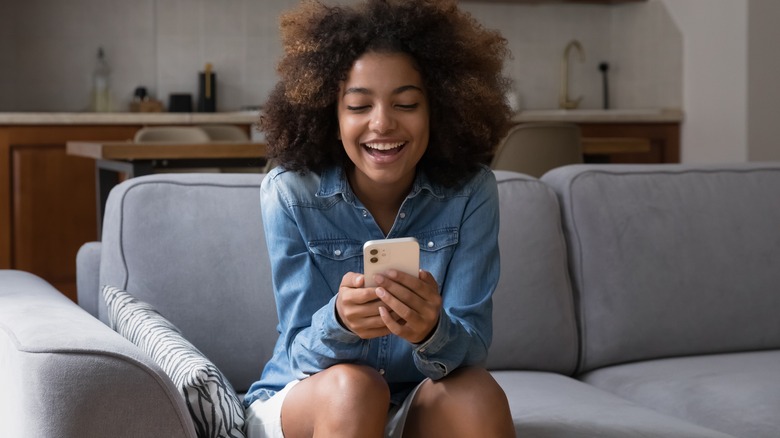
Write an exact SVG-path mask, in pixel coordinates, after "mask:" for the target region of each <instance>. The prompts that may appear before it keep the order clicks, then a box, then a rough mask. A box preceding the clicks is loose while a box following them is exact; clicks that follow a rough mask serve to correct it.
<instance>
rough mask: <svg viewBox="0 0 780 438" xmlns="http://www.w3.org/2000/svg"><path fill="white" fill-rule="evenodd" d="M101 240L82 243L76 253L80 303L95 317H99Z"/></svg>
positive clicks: (77, 288) (77, 285)
mask: <svg viewBox="0 0 780 438" xmlns="http://www.w3.org/2000/svg"><path fill="white" fill-rule="evenodd" d="M101 248H102V245H101V243H100V242H87V243H85V244H84V245H81V248H79V252H78V253H77V254H76V290H77V294H78V303H79V306H81V308H82V309H84V310H86V311H87V312H89V314H90V315H92V316H94V317H95V318H97V317H98V300H99V299H100V250H101Z"/></svg>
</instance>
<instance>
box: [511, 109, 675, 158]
mask: <svg viewBox="0 0 780 438" xmlns="http://www.w3.org/2000/svg"><path fill="white" fill-rule="evenodd" d="M683 119H684V115H683V112H682V111H681V110H680V109H675V108H661V109H623V110H621V109H611V110H597V109H581V110H560V109H555V110H527V111H522V112H520V113H518V114H516V115H515V116H514V117H513V118H512V121H513V122H514V123H533V122H566V123H576V124H577V125H578V126H579V127H580V132H581V134H582V139H583V145H585V144H586V143H587V147H586V148H585V157H584V159H585V162H587V163H679V162H680V125H681V123H682V122H683ZM638 146H639V147H638Z"/></svg>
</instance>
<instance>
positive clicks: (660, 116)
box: [0, 109, 683, 125]
mask: <svg viewBox="0 0 780 438" xmlns="http://www.w3.org/2000/svg"><path fill="white" fill-rule="evenodd" d="M257 118H258V113H257V111H235V112H222V113H86V112H85V113H55V112H41V113H34V112H29V113H2V112H0V125H170V124H195V123H234V124H252V123H255V122H256V121H257ZM512 120H513V121H514V122H516V123H524V122H574V123H680V122H681V121H682V120H683V112H682V110H680V109H609V110H599V109H576V110H559V109H549V110H524V111H521V112H519V113H517V114H516V115H515V116H514V117H513V118H512Z"/></svg>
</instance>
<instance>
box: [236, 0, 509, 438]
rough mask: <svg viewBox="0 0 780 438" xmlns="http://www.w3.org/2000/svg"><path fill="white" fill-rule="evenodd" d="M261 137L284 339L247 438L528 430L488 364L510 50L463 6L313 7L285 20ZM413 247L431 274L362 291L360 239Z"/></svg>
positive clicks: (259, 392) (250, 397) (257, 391)
mask: <svg viewBox="0 0 780 438" xmlns="http://www.w3.org/2000/svg"><path fill="white" fill-rule="evenodd" d="M282 37H283V44H284V48H285V55H284V57H283V59H282V60H281V62H280V64H279V73H280V76H281V81H280V82H279V84H278V85H277V86H276V88H275V89H274V91H273V93H272V95H271V97H270V99H269V101H268V102H267V104H266V106H265V113H264V116H263V117H262V119H261V127H262V129H263V130H264V131H265V134H266V138H267V141H268V144H269V148H270V152H271V156H272V157H273V158H274V159H275V160H276V162H277V163H279V164H280V166H279V167H277V168H276V169H274V170H273V171H271V172H270V173H269V174H268V175H267V176H266V178H265V180H264V181H263V188H262V200H261V201H262V209H263V226H264V227H265V235H266V236H267V242H268V250H269V254H270V256H271V261H272V271H273V282H274V290H275V294H276V303H277V311H278V314H279V320H280V324H279V333H280V336H279V341H278V342H277V345H276V348H275V351H274V354H273V357H272V359H271V360H270V361H269V363H268V364H266V367H265V369H264V371H263V374H262V376H261V378H260V380H259V381H258V382H256V383H255V384H254V385H253V386H252V387H251V388H250V390H249V392H248V394H247V395H246V398H245V404H246V406H247V425H248V426H247V429H248V430H247V431H248V434H249V436H250V437H252V438H256V437H281V436H285V437H287V438H295V437H311V436H324V437H381V436H401V434H402V433H403V436H405V437H432V436H446V437H476V436H489V437H505V436H514V427H513V424H512V418H511V414H510V412H509V407H508V403H507V400H506V396H505V395H504V393H503V391H502V390H501V388H500V387H499V386H498V384H497V383H496V382H495V381H494V380H493V378H492V377H491V375H490V374H489V373H488V372H487V371H486V370H485V369H484V367H483V365H482V364H483V363H484V361H485V358H486V357H487V351H488V347H489V345H490V341H491V337H492V323H491V314H492V302H491V295H492V293H493V291H494V289H495V286H496V283H497V281H498V275H499V272H498V271H499V260H498V256H499V255H498V243H497V234H498V195H497V190H496V182H495V178H494V176H493V174H492V172H491V171H490V170H489V169H488V168H487V167H485V166H484V165H483V164H481V163H485V162H486V161H488V159H489V157H490V155H491V152H492V148H493V146H494V145H495V144H497V142H498V140H499V139H500V138H501V137H502V136H503V135H504V134H505V133H506V130H507V127H508V120H509V115H510V110H509V108H508V107H507V106H506V104H505V102H504V100H503V96H504V92H505V90H506V87H507V86H508V82H507V81H506V80H505V79H504V78H503V77H502V76H501V68H502V65H503V60H504V58H505V56H506V55H507V50H506V43H505V40H504V39H503V38H502V37H501V36H500V35H498V34H497V33H495V32H491V31H487V30H485V29H483V28H482V27H481V26H480V25H479V24H478V23H476V21H474V20H473V19H472V18H471V17H470V16H469V15H467V14H465V13H463V12H461V11H460V10H458V8H457V6H456V4H455V1H454V0H452V1H444V0H442V1H434V0H430V1H421V0H367V1H365V2H364V3H362V4H360V5H357V6H354V7H346V6H332V7H329V6H325V5H323V4H321V3H318V2H316V3H314V2H308V3H304V4H302V5H301V6H299V7H298V8H297V9H296V10H294V11H292V12H290V13H288V14H286V15H284V16H283V17H282ZM392 237H415V238H416V239H417V240H418V241H419V243H420V251H421V256H420V266H421V270H420V272H419V274H418V275H410V274H406V273H403V272H399V271H395V270H390V271H388V272H386V273H384V274H383V275H377V276H376V278H375V280H376V282H377V284H378V286H377V287H365V284H366V283H365V278H364V277H363V275H362V272H363V260H362V245H363V243H364V242H366V241H368V240H377V239H384V238H392Z"/></svg>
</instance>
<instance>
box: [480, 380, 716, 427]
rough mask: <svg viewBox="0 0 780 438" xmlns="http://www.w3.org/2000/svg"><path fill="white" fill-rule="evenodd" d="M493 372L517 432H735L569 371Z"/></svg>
mask: <svg viewBox="0 0 780 438" xmlns="http://www.w3.org/2000/svg"><path fill="white" fill-rule="evenodd" d="M491 374H492V375H493V377H494V378H495V379H496V381H498V384H499V385H501V387H502V388H503V389H504V391H505V392H506V395H507V397H508V399H509V407H510V409H511V410H512V417H513V420H514V423H515V430H516V432H517V436H522V437H534V438H545V437H562V436H565V437H567V438H579V437H582V438H584V437H600V438H610V437H615V438H618V437H620V438H626V437H643V438H650V437H658V438H661V437H664V438H667V437H677V438H682V437H701V438H704V437H707V438H716V437H720V438H725V437H728V436H729V435H726V434H723V433H720V432H717V431H714V430H712V429H708V428H705V427H701V426H697V425H695V424H692V423H689V422H686V421H683V420H680V419H677V418H674V417H671V416H668V415H664V414H661V413H658V412H655V411H652V410H650V409H647V408H644V407H641V406H639V405H638V404H635V403H633V402H631V401H628V400H626V399H624V398H621V397H617V396H616V395H614V394H610V393H608V392H606V391H602V390H600V389H598V388H595V387H593V386H590V385H587V384H585V383H582V382H580V381H578V380H576V379H573V378H570V377H567V376H564V375H560V374H555V373H546V372H535V371H493V372H492V373H491Z"/></svg>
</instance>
